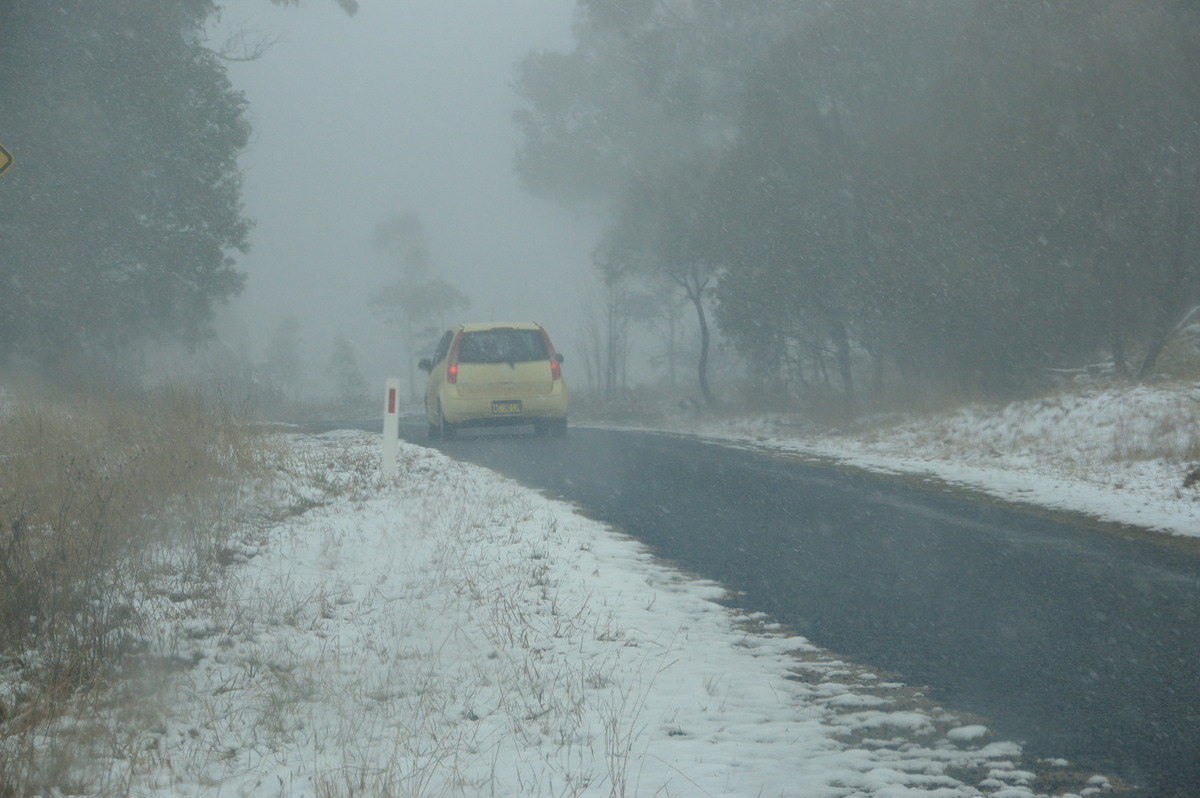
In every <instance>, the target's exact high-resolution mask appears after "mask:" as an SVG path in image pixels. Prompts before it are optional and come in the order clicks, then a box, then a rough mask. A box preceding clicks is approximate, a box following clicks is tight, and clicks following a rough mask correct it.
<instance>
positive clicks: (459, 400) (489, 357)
mask: <svg viewBox="0 0 1200 798" xmlns="http://www.w3.org/2000/svg"><path fill="white" fill-rule="evenodd" d="M562 361H563V357H562V355H560V354H558V353H556V352H555V351H554V345H553V344H551V343H550V336H549V335H547V334H546V331H545V330H544V329H542V327H541V326H539V325H537V324H533V323H531V322H517V323H512V324H465V325H455V326H453V327H451V328H450V329H449V330H446V332H445V334H444V335H443V336H442V339H441V341H439V342H438V345H437V349H436V350H435V352H434V355H433V357H432V358H427V359H424V360H422V361H421V362H420V363H419V364H418V365H420V367H421V370H422V371H426V372H428V373H429V381H428V383H427V384H426V388H425V417H426V419H428V421H429V436H430V437H431V438H452V437H454V433H455V431H456V430H457V429H459V428H460V427H492V426H508V425H520V424H526V425H528V424H532V425H533V427H534V429H536V430H537V432H538V434H539V435H565V434H566V432H567V385H566V382H564V381H563V376H562V365H561V364H562Z"/></svg>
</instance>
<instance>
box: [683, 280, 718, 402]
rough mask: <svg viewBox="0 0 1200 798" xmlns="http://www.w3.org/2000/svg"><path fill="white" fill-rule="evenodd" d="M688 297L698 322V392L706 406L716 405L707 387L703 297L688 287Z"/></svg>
mask: <svg viewBox="0 0 1200 798" xmlns="http://www.w3.org/2000/svg"><path fill="white" fill-rule="evenodd" d="M688 299H690V300H691V302H692V305H693V306H694V307H695V308H696V320H697V321H698V322H699V323H700V362H699V364H698V366H697V370H698V372H699V378H700V394H701V395H702V396H703V397H704V404H705V405H706V406H708V407H716V405H717V401H716V399H714V398H713V395H712V391H711V390H710V389H709V387H708V348H709V346H710V334H709V331H708V316H707V315H706V314H705V312H704V297H703V293H702V292H701V291H693V290H691V289H688Z"/></svg>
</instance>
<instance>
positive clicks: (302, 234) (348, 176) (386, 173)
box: [214, 0, 594, 384]
mask: <svg viewBox="0 0 1200 798" xmlns="http://www.w3.org/2000/svg"><path fill="white" fill-rule="evenodd" d="M225 6H226V10H225V13H224V16H223V19H222V20H221V25H220V27H221V28H222V29H226V30H228V29H240V28H247V29H253V30H256V31H261V32H263V33H266V34H268V35H270V36H278V37H279V38H280V41H279V43H277V44H276V45H274V46H273V47H272V48H271V50H270V52H269V53H268V54H267V55H266V56H265V57H264V58H262V59H261V60H258V61H254V62H250V63H245V64H242V63H231V64H230V66H229V73H230V77H231V79H232V80H233V81H234V84H235V86H236V87H238V88H240V89H242V90H244V91H245V92H246V96H247V98H248V100H249V101H250V111H249V116H250V119H251V121H252V124H253V126H254V130H255V133H254V137H253V139H252V143H251V145H250V147H249V149H248V151H247V152H246V153H245V155H244V156H243V157H242V159H241V163H242V165H243V167H244V170H245V193H244V198H245V204H246V213H247V215H248V216H250V217H251V218H253V219H255V220H256V222H257V226H256V228H255V229H254V231H253V232H252V233H251V245H252V247H253V249H252V251H251V253H250V254H249V255H248V256H246V257H244V258H242V259H241V264H240V265H241V268H242V269H243V270H244V271H245V272H247V273H248V276H249V277H248V283H247V287H246V290H245V292H244V293H243V295H242V296H241V297H240V298H239V299H238V300H236V302H235V304H234V306H233V307H232V308H231V310H230V312H229V313H228V314H225V318H224V322H225V323H226V324H227V326H226V329H227V331H228V332H227V333H226V335H227V336H228V338H229V339H230V341H232V342H233V343H234V345H235V346H245V347H248V348H249V349H250V350H251V352H252V357H255V358H258V357H259V356H260V354H261V351H262V347H263V346H264V345H265V343H266V340H267V339H268V338H269V337H270V335H271V334H272V332H273V331H274V330H275V328H276V326H277V325H278V324H279V323H280V322H281V321H283V320H284V319H286V318H288V317H294V318H296V319H297V320H298V321H299V322H300V323H301V325H302V327H303V334H304V338H305V342H306V344H307V345H308V346H309V347H310V348H311V349H312V356H313V359H314V363H313V364H312V365H313V369H314V370H317V369H320V368H322V367H323V366H324V363H325V361H326V360H327V359H328V351H329V342H330V341H331V340H332V338H333V336H334V335H335V334H336V333H337V332H338V331H341V332H344V333H345V334H346V335H347V337H348V338H349V339H350V340H351V342H352V343H353V344H354V345H355V346H356V348H357V349H358V350H359V355H360V358H361V363H362V366H363V368H364V371H365V372H367V377H368V379H369V380H371V381H373V382H374V381H378V382H379V383H380V384H382V380H383V378H384V377H386V376H392V375H395V376H404V375H405V374H406V373H407V372H406V369H405V367H404V363H403V361H402V359H401V357H402V348H401V346H400V345H399V343H398V342H393V341H390V340H389V338H392V337H394V336H395V332H394V331H393V330H392V329H390V328H388V327H386V326H384V325H383V324H382V323H381V322H379V321H378V320H377V319H375V318H373V317H372V316H371V315H370V314H369V311H368V309H367V306H366V300H367V298H368V297H369V296H370V294H371V292H372V291H373V290H374V289H376V288H378V287H379V286H381V285H383V284H384V283H385V282H387V281H388V280H389V275H388V274H387V273H386V272H385V271H384V269H383V268H382V265H381V264H380V262H379V259H378V257H377V256H376V255H375V254H374V252H373V251H372V249H371V244H370V234H371V229H372V227H373V226H374V225H375V224H376V223H377V222H379V221H381V220H382V219H384V218H386V217H387V216H388V215H389V214H391V213H393V212H396V211H402V210H405V209H410V208H411V209H412V210H414V211H416V212H417V214H418V215H419V216H420V218H421V220H422V221H423V223H424V225H425V229H426V232H427V233H428V235H429V239H430V248H431V252H432V256H433V260H434V263H435V265H437V266H438V267H440V271H441V274H442V275H443V276H444V277H445V278H446V279H448V280H450V281H451V282H452V283H454V284H455V285H456V286H457V287H458V288H459V289H460V290H462V291H463V292H464V293H466V294H467V295H468V296H469V297H470V298H471V302H472V305H471V309H470V310H469V311H467V313H465V314H463V315H464V317H469V319H466V318H464V320H532V321H538V322H541V323H542V324H544V325H546V326H547V328H548V329H549V330H550V332H551V335H552V336H553V337H554V339H555V343H556V346H557V347H558V348H559V349H560V350H562V351H564V352H565V353H566V355H567V358H568V362H570V359H571V356H572V353H573V350H574V349H575V348H576V344H575V338H576V334H575V332H574V329H573V328H572V320H573V319H574V318H576V317H577V316H578V308H579V296H580V293H581V286H582V285H583V284H584V283H585V282H586V279H587V275H588V274H589V273H590V266H589V258H590V254H591V250H592V247H593V243H594V232H593V231H594V223H593V222H591V221H589V220H586V219H578V218H576V217H575V216H574V215H572V214H571V213H569V212H567V211H564V210H562V209H559V208H557V207H554V206H552V205H550V204H549V203H547V202H545V201H542V200H539V199H535V198H533V197H530V196H529V195H527V194H525V193H524V192H523V191H522V190H521V188H520V186H519V184H518V181H517V178H516V176H515V175H514V173H513V167H512V161H513V150H514V146H515V143H516V142H517V139H518V136H517V131H516V128H515V126H514V125H513V123H512V121H511V120H512V112H513V110H514V108H515V107H516V106H517V104H518V99H517V97H516V95H515V93H514V92H513V90H512V80H513V75H514V70H513V64H514V62H515V60H516V59H517V58H518V57H520V56H521V55H523V54H524V53H526V52H528V51H530V50H533V49H560V50H561V49H569V48H570V45H571V41H570V26H571V19H572V16H573V8H574V3H573V2H572V0H362V1H361V8H360V10H359V12H358V14H357V15H355V16H354V17H347V16H346V15H345V14H344V13H343V12H342V11H341V10H340V9H338V8H337V5H336V4H335V3H334V2H332V0H306V3H305V5H304V6H302V7H301V8H287V9H284V8H276V7H274V6H272V5H271V4H270V3H269V2H268V0H229V1H228V2H227V3H226V4H225ZM216 38H217V34H214V39H216ZM215 43H216V42H215ZM311 376H313V377H314V378H315V377H316V375H311ZM580 377H582V374H580Z"/></svg>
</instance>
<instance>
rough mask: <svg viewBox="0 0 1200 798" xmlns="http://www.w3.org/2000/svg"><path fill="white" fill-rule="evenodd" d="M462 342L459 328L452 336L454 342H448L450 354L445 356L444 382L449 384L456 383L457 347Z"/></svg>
mask: <svg viewBox="0 0 1200 798" xmlns="http://www.w3.org/2000/svg"><path fill="white" fill-rule="evenodd" d="M461 344H462V331H461V330H459V331H458V333H457V334H456V335H455V336H454V342H453V343H451V344H450V354H449V356H448V357H447V358H446V382H448V383H450V384H451V385H457V384H458V347H459V346H460V345H461Z"/></svg>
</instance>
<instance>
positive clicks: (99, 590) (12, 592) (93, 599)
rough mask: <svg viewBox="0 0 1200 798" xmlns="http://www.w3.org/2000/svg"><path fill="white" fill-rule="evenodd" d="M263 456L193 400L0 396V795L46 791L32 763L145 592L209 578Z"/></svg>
mask: <svg viewBox="0 0 1200 798" xmlns="http://www.w3.org/2000/svg"><path fill="white" fill-rule="evenodd" d="M261 454H262V452H261V449H260V448H259V445H258V443H257V441H256V438H255V437H254V436H253V435H252V434H251V433H250V432H249V428H248V426H247V425H246V424H244V423H242V422H241V420H239V419H237V418H235V417H234V416H233V414H231V413H230V412H229V411H228V410H227V409H226V408H224V407H222V406H221V405H220V403H214V402H212V401H211V400H209V399H205V398H203V397H202V395H201V393H200V392H199V391H198V390H192V389H184V388H162V389H157V390H154V391H151V392H147V393H142V394H138V395H120V394H116V393H112V392H102V391H91V392H87V393H80V394H76V395H72V396H63V395H61V394H53V393H51V392H49V391H47V390H44V389H38V388H22V389H19V390H11V389H10V390H8V391H6V392H4V393H2V394H0V689H2V692H0V742H2V743H3V746H2V747H0V796H5V797H7V796H10V795H13V796H15V795H23V794H28V793H30V792H32V791H36V790H37V789H38V785H39V782H40V783H41V784H45V783H46V781H45V779H46V778H47V774H46V773H45V772H44V771H45V769H46V762H47V761H49V760H48V758H47V757H44V756H42V757H37V758H34V757H30V756H27V754H28V753H29V752H30V751H32V749H33V748H34V747H36V746H37V741H38V740H39V739H45V738H44V734H45V733H46V732H47V730H48V729H49V728H50V727H52V726H53V725H54V724H55V723H56V722H57V721H58V719H59V718H61V717H62V716H63V714H64V712H68V711H72V710H70V709H68V708H70V707H74V708H75V709H76V710H77V709H78V707H79V706H80V704H81V702H82V703H84V704H86V703H87V700H88V699H87V696H88V694H89V693H90V692H91V690H92V688H93V687H100V686H102V684H103V683H104V681H105V679H106V678H107V677H109V676H111V675H113V674H115V673H116V672H117V671H118V669H119V668H120V666H121V663H122V661H123V659H124V657H125V655H127V654H129V653H132V652H134V651H136V649H137V648H138V646H139V645H140V637H139V634H140V629H141V625H142V621H143V607H142V604H143V602H144V600H145V598H146V596H147V585H148V584H150V583H152V582H153V583H154V584H158V585H160V586H161V585H163V584H166V581H175V582H176V583H179V582H183V581H190V580H195V579H196V578H197V577H198V576H199V575H200V572H202V571H205V570H207V569H212V568H217V567H219V566H218V562H219V557H218V554H219V552H220V551H221V550H222V549H223V546H224V542H225V540H226V538H227V536H228V534H229V533H230V531H231V530H232V529H233V521H234V515H235V514H236V512H237V506H238V496H239V492H240V490H241V486H242V484H243V479H242V478H243V476H244V475H245V474H247V473H249V472H251V471H252V470H254V469H255V468H256V467H257V464H258V463H259V462H261ZM164 576H166V577H167V580H164ZM35 759H36V760H37V762H36V764H35V761H34V760H35ZM50 759H52V758H50Z"/></svg>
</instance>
